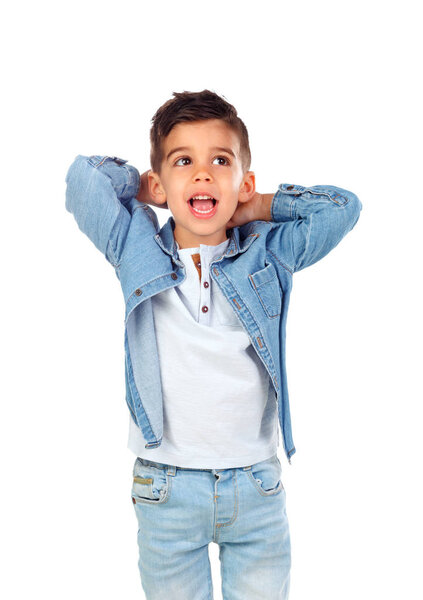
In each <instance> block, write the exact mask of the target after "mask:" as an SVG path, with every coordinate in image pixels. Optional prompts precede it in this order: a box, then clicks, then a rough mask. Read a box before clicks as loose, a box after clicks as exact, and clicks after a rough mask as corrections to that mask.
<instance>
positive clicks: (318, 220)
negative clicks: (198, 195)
mask: <svg viewBox="0 0 423 600" xmlns="http://www.w3.org/2000/svg"><path fill="white" fill-rule="evenodd" d="M126 163H127V161H126V160H123V159H119V158H117V157H110V156H98V155H96V156H91V157H86V156H82V155H78V156H77V157H76V158H75V160H74V162H73V163H72V165H71V166H70V168H69V170H68V173H67V175H66V182H67V189H66V209H67V210H68V211H69V212H71V213H72V214H73V215H74V217H75V219H76V221H77V224H78V226H79V228H80V229H81V231H83V232H84V233H85V234H86V235H87V236H88V237H89V238H90V239H91V240H92V242H93V243H94V244H95V245H96V247H97V248H98V249H99V250H100V251H101V252H102V253H103V254H104V256H105V257H106V259H107V260H108V261H109V262H110V264H111V265H112V266H113V267H114V269H115V273H116V276H117V277H118V279H119V281H120V284H121V287H122V292H123V296H124V302H125V335H124V346H125V382H126V402H127V405H128V408H129V410H130V414H131V416H132V419H133V420H134V422H135V423H136V424H137V426H138V427H139V428H140V429H141V431H142V433H143V436H144V438H145V440H146V441H147V443H146V445H145V447H146V448H155V447H157V446H160V444H161V442H162V438H163V397H162V389H161V380H160V364H159V356H158V352H157V344H156V337H155V331H154V323H153V318H152V307H151V297H152V296H154V295H155V294H158V293H160V292H161V291H163V290H166V289H169V288H171V287H174V286H177V285H179V284H180V283H181V282H182V281H183V280H184V279H185V277H186V275H185V266H184V264H183V262H182V261H181V260H180V258H179V256H178V250H177V245H176V241H175V238H174V235H173V231H174V228H175V222H174V219H173V217H172V216H171V217H169V219H168V221H167V222H166V223H165V224H164V225H163V227H161V228H160V226H159V223H158V219H157V216H156V213H155V212H154V210H153V209H152V208H151V207H149V206H148V205H146V204H141V203H140V202H138V200H137V199H136V194H137V191H138V187H139V182H140V178H139V173H138V171H137V169H135V167H132V166H131V165H128V164H126ZM361 208H362V204H361V202H360V200H359V199H358V197H357V196H356V195H355V194H353V193H352V192H349V191H347V190H344V189H342V188H339V187H335V186H330V185H315V186H312V187H308V188H307V187H304V186H301V185H294V184H287V183H283V184H280V185H279V187H278V190H277V191H276V193H275V195H274V196H273V199H272V203H271V216H272V220H271V221H252V222H250V223H247V224H245V225H243V226H242V227H234V228H233V229H230V230H228V232H227V233H228V234H229V244H228V246H227V249H226V251H225V252H224V253H222V256H219V257H217V258H216V259H215V260H214V261H213V262H212V263H211V264H210V276H211V277H212V278H213V281H215V282H216V285H218V286H219V288H220V289H221V291H222V293H223V295H224V296H225V298H226V299H227V301H228V303H229V305H230V306H231V308H232V310H234V311H235V313H236V316H237V317H238V319H239V320H240V322H241V324H242V326H243V327H244V328H245V331H246V332H247V333H248V335H249V337H250V339H251V343H252V346H253V348H254V350H255V351H256V352H257V355H258V357H259V358H260V360H261V361H262V362H263V365H264V366H265V368H266V369H267V371H268V373H269V375H270V379H271V382H272V385H273V387H274V390H275V395H276V402H277V407H278V418H279V424H280V428H281V432H282V439H283V444H284V451H285V454H286V457H287V459H288V461H289V462H290V458H291V456H292V455H293V454H294V453H295V451H296V449H295V446H294V441H293V438H292V428H291V415H290V409H289V396H288V382H287V373H286V361H285V345H286V320H287V313H288V306H289V298H290V293H291V289H292V281H293V274H294V273H295V272H296V271H300V270H302V269H304V268H305V267H307V266H310V265H312V264H314V263H315V262H317V261H318V260H320V259H321V258H323V257H324V256H325V255H326V254H327V253H328V252H329V251H330V250H332V249H333V248H334V247H335V246H336V245H337V244H338V243H339V242H340V241H341V239H342V238H343V237H344V236H345V235H346V234H347V233H348V232H349V231H350V230H351V229H352V228H353V227H354V225H355V224H356V222H357V220H358V218H359V215H360V211H361Z"/></svg>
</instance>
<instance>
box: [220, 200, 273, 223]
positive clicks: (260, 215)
mask: <svg viewBox="0 0 423 600" xmlns="http://www.w3.org/2000/svg"><path fill="white" fill-rule="evenodd" d="M272 198H273V194H259V193H258V192H256V193H255V194H254V196H253V197H252V198H251V199H250V200H248V202H238V206H237V207H236V210H235V212H234V214H233V215H232V217H231V219H230V220H229V221H228V222H227V224H226V229H230V228H231V227H241V225H245V223H250V222H251V221H270V220H271V214H270V202H271V200H272Z"/></svg>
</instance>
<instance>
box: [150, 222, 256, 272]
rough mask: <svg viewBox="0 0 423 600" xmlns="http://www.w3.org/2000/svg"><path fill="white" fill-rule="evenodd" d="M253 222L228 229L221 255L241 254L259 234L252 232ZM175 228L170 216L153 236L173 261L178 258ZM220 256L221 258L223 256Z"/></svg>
mask: <svg viewBox="0 0 423 600" xmlns="http://www.w3.org/2000/svg"><path fill="white" fill-rule="evenodd" d="M253 223H254V221H253V222H250V223H247V224H246V225H243V226H242V227H233V228H232V229H229V230H228V231H229V232H230V236H229V244H228V246H227V248H226V252H225V254H224V255H223V257H225V258H226V257H227V256H231V257H232V256H236V255H237V254H241V253H242V252H245V250H247V248H249V246H250V245H251V244H252V242H253V241H254V240H255V239H256V238H257V237H258V236H259V235H260V234H259V233H253V231H254V225H253ZM174 229H175V220H174V218H173V217H172V216H170V217H169V219H168V220H167V221H166V223H165V224H164V225H163V227H162V228H161V229H160V231H159V233H157V234H156V235H155V236H154V239H155V240H156V242H157V243H158V245H159V246H160V247H161V249H162V250H163V251H164V252H166V254H169V256H171V257H172V258H173V259H174V260H175V262H176V261H177V260H178V248H177V245H176V241H175V236H174V234H173V232H174ZM241 230H242V233H243V234H244V235H243V236H242V237H241V235H240V231H241ZM223 257H221V258H223Z"/></svg>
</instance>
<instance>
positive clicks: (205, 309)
mask: <svg viewBox="0 0 423 600" xmlns="http://www.w3.org/2000/svg"><path fill="white" fill-rule="evenodd" d="M201 310H202V311H203V312H204V313H206V312H207V311H208V310H209V309H208V308H207V306H203V307H202V309H201Z"/></svg>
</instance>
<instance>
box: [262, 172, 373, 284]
mask: <svg viewBox="0 0 423 600" xmlns="http://www.w3.org/2000/svg"><path fill="white" fill-rule="evenodd" d="M262 198H263V203H262V206H263V208H262V215H261V219H262V220H271V221H272V222H274V223H278V226H277V227H275V228H274V229H273V230H272V231H271V232H270V234H269V238H268V239H269V249H271V250H273V251H274V252H275V254H276V255H282V256H283V257H285V258H286V260H287V262H288V266H290V268H291V269H292V271H293V272H295V271H301V269H304V268H305V267H308V266H310V265H312V264H314V263H315V262H317V261H318V260H320V259H321V258H323V257H324V256H326V254H328V253H329V252H330V251H331V250H332V249H333V248H334V247H335V246H336V245H337V244H339V242H340V241H341V240H342V238H343V237H344V236H345V235H346V234H347V233H348V232H349V231H350V230H351V229H352V228H353V227H354V225H355V224H356V223H357V221H358V218H359V216H360V211H361V209H362V204H361V202H360V200H359V199H358V197H357V196H356V195H355V194H353V193H352V192H349V191H347V190H344V189H342V188H339V187H336V186H333V185H315V186H312V187H308V188H306V187H304V186H300V185H290V184H287V183H283V184H281V185H280V186H279V187H278V190H277V192H276V193H275V194H274V195H272V194H262ZM269 217H270V219H269Z"/></svg>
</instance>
